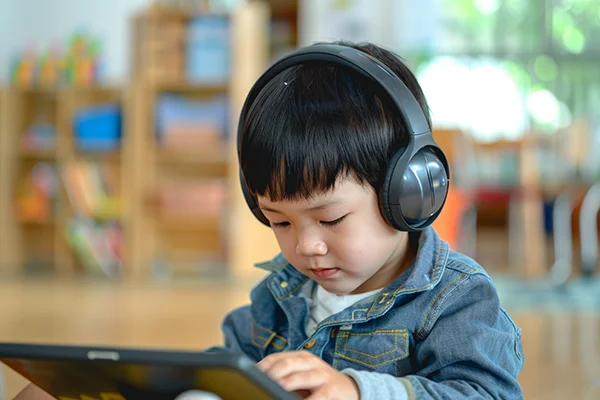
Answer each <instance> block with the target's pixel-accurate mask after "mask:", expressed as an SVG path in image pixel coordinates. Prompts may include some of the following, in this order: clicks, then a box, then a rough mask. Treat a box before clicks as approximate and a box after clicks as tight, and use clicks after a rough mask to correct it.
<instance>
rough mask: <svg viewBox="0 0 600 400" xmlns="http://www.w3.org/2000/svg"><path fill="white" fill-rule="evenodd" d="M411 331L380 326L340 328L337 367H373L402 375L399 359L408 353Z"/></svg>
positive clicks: (335, 364)
mask: <svg viewBox="0 0 600 400" xmlns="http://www.w3.org/2000/svg"><path fill="white" fill-rule="evenodd" d="M408 343H409V340H408V331H407V330H406V329H401V330H378V331H373V332H368V333H353V332H349V331H339V332H338V334H337V338H336V343H335V352H334V361H333V367H334V368H335V369H337V370H338V371H341V370H343V369H345V368H354V369H358V370H370V371H375V372H381V373H387V374H391V375H394V376H398V374H397V368H396V362H397V361H399V360H402V359H404V358H407V357H408Z"/></svg>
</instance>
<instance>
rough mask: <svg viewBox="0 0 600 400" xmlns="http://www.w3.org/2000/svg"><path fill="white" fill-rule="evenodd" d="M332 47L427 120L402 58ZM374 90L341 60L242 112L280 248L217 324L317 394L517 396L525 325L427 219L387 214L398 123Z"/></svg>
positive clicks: (372, 49)
mask: <svg viewBox="0 0 600 400" xmlns="http://www.w3.org/2000/svg"><path fill="white" fill-rule="evenodd" d="M338 44H342V45H345V46H350V47H352V48H353V49H355V50H359V51H361V52H363V53H367V54H369V55H370V56H372V57H375V58H376V59H378V60H379V61H380V62H381V63H383V64H384V65H385V66H387V67H388V68H389V69H390V70H392V71H393V73H394V74H395V75H396V76H397V77H398V78H400V79H401V80H402V81H403V82H404V85H405V86H406V87H407V88H408V89H409V90H410V92H412V95H413V96H414V98H415V99H416V100H417V102H418V105H419V106H420V108H421V109H422V112H423V113H424V114H425V116H426V118H427V125H429V127H428V128H429V129H431V122H430V118H429V112H428V107H427V103H426V100H425V98H424V96H423V93H422V91H421V88H420V87H419V84H418V82H417V80H416V78H415V77H414V75H413V74H412V73H411V71H410V70H409V69H408V68H407V67H406V66H405V65H404V64H403V63H402V61H400V60H399V59H398V58H397V57H396V56H395V55H393V54H392V53H390V52H388V51H386V50H384V49H381V48H379V47H377V46H375V45H372V44H366V45H354V44H349V43H338ZM449 79H451V77H449ZM378 93H379V92H378V91H377V88H376V87H375V85H374V84H373V82H371V81H368V80H367V79H366V78H365V77H363V76H361V75H360V74H358V73H356V72H354V71H351V70H349V69H347V68H344V67H342V66H339V65H334V64H331V63H327V62H321V63H306V64H300V65H295V66H293V67H291V68H288V69H285V70H283V71H282V72H279V73H278V74H277V75H275V76H274V77H273V78H272V79H271V80H270V81H269V82H268V83H267V84H266V85H265V86H264V87H263V89H262V90H261V91H260V93H259V94H258V95H257V96H256V97H255V98H254V99H253V101H252V104H251V105H249V106H248V112H247V114H246V115H245V120H244V121H242V122H243V123H242V125H241V126H240V132H239V134H240V135H241V138H240V141H239V145H240V147H239V151H240V164H241V165H240V166H241V172H242V176H243V179H244V181H245V185H246V187H247V191H248V192H249V194H250V195H251V196H254V197H255V199H256V201H257V207H258V208H259V209H260V211H261V212H262V213H263V214H264V217H266V219H268V222H269V224H270V226H271V227H272V229H273V232H274V234H275V237H276V239H277V241H278V243H279V246H280V248H281V252H282V253H281V254H280V255H278V256H276V257H275V258H274V259H273V260H272V261H269V262H265V263H262V264H259V265H258V266H259V267H261V268H264V269H267V270H270V271H271V274H270V275H269V276H268V277H267V278H266V279H265V280H264V281H262V282H261V283H260V284H259V285H258V286H257V287H256V288H255V289H254V290H253V291H252V294H251V299H252V304H251V305H250V306H247V307H243V308H241V309H238V310H235V311H233V312H232V313H231V314H230V315H229V316H228V317H227V318H226V320H225V321H224V326H223V328H224V333H225V341H226V347H227V349H229V350H233V351H242V352H244V353H245V354H247V355H248V356H250V357H251V358H252V359H254V360H255V361H256V362H258V366H259V367H260V368H261V369H262V370H263V371H265V372H266V373H267V374H268V375H270V376H271V377H272V378H273V379H275V380H276V381H278V382H279V383H280V384H281V385H282V386H283V387H284V388H285V389H287V390H289V391H298V392H299V393H301V394H303V395H305V396H309V398H310V399H315V400H316V399H346V400H351V399H362V400H366V399H373V400H375V399H389V398H394V399H430V398H435V399H438V398H444V399H457V398H494V399H496V398H502V399H518V398H522V392H521V388H520V386H519V383H518V382H517V375H518V373H519V371H520V370H521V368H522V366H523V354H522V347H521V340H520V335H521V331H520V329H519V328H517V327H516V326H515V324H514V323H513V321H512V320H511V319H510V317H509V316H508V315H507V314H506V312H505V311H504V310H503V309H502V308H501V307H500V304H499V300H498V296H497V293H496V290H495V287H494V284H493V282H492V280H491V279H490V278H489V276H488V275H487V274H486V272H485V271H484V270H483V268H482V267H481V266H479V265H478V264H477V263H476V262H475V261H473V260H472V259H469V258H468V257H466V256H463V255H461V254H458V253H455V252H453V251H452V250H450V249H449V248H448V245H447V244H446V243H445V242H444V241H442V240H441V239H440V238H439V237H438V236H437V234H436V232H435V231H434V229H433V228H431V227H429V228H425V229H423V230H421V231H420V232H410V233H408V232H406V231H402V230H397V229H394V228H392V227H391V226H390V225H389V224H388V223H387V222H386V220H385V219H384V216H383V215H382V211H381V202H382V199H381V198H380V192H381V186H382V185H383V184H385V182H384V180H385V179H386V170H387V168H388V165H389V163H390V162H392V161H393V160H390V159H391V158H392V156H393V155H394V154H395V153H396V152H397V151H398V150H399V149H403V147H405V146H407V142H408V132H407V129H406V127H405V124H403V121H402V118H401V117H400V116H399V115H398V112H397V111H396V110H395V109H394V108H393V107H392V106H391V105H390V103H389V101H386V100H388V99H386V98H385V97H384V96H379V95H378ZM415 173H417V172H415ZM437 201H439V199H437ZM440 207H441V206H440ZM255 213H256V211H255ZM427 216H428V215H427Z"/></svg>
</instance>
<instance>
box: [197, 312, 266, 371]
mask: <svg viewBox="0 0 600 400" xmlns="http://www.w3.org/2000/svg"><path fill="white" fill-rule="evenodd" d="M251 324H252V315H251V314H250V306H244V307H241V308H238V309H236V310H233V311H232V312H231V313H229V314H228V315H227V316H226V317H225V319H224V320H223V326H222V330H223V336H224V341H225V345H224V346H215V347H211V348H209V349H206V350H204V351H205V352H210V353H218V352H234V353H244V354H245V355H246V356H248V357H249V358H250V359H251V360H253V361H254V362H258V361H260V355H259V354H258V350H257V347H256V346H254V345H253V344H252V342H251V339H250V337H251V336H250V326H251Z"/></svg>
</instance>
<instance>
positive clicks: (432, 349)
mask: <svg viewBox="0 0 600 400" xmlns="http://www.w3.org/2000/svg"><path fill="white" fill-rule="evenodd" d="M257 266H258V267H260V268H265V269H268V270H270V271H271V274H270V275H269V276H267V277H266V278H265V279H264V280H263V281H262V282H261V283H259V284H258V285H257V286H256V287H255V288H254V289H253V290H252V292H251V300H252V303H251V305H249V306H245V307H242V308H239V309H237V310H234V311H233V312H231V313H230V314H229V315H228V316H227V317H226V318H225V320H224V322H223V332H224V336H225V346H226V348H227V349H228V350H230V351H241V352H243V353H245V354H246V355H247V356H249V357H250V358H252V359H253V360H255V361H257V362H258V361H260V360H261V359H263V358H264V357H266V356H267V355H269V354H272V353H276V352H280V351H288V350H306V351H309V352H311V353H313V354H315V355H316V356H318V357H320V358H322V359H323V360H324V361H326V362H327V363H329V364H330V365H332V366H333V368H335V369H337V370H338V371H342V372H344V373H345V374H348V375H350V376H351V377H352V378H354V380H355V381H356V382H357V384H358V387H359V390H360V394H361V399H362V400H367V399H368V400H371V399H372V400H379V399H392V398H393V399H459V398H460V399H520V398H522V397H523V395H522V392H521V387H520V385H519V383H518V382H517V375H518V374H519V372H520V370H521V369H522V367H523V352H522V347H521V330H520V329H519V328H518V327H517V326H516V325H515V324H514V322H513V321H512V320H511V318H510V317H509V316H508V315H507V313H506V312H505V311H504V310H503V309H502V308H501V307H500V303H499V300H498V295H497V292H496V289H495V287H494V284H493V282H492V280H491V279H490V277H489V276H488V274H487V273H486V272H485V271H484V269H483V268H482V267H481V266H479V265H478V264H477V263H476V262H475V261H473V260H472V259H470V258H468V257H466V256H464V255H461V254H459V253H456V252H454V251H452V250H450V249H449V247H448V244H447V243H446V242H444V241H443V240H441V239H440V238H439V236H438V235H437V234H436V232H435V230H434V229H433V228H428V229H426V230H425V231H423V232H422V233H421V237H420V239H419V249H418V252H417V256H416V258H415V261H414V262H413V265H412V266H411V268H410V269H409V270H408V271H407V272H406V273H404V274H403V275H402V276H400V277H399V278H397V279H396V280H395V281H393V282H392V283H391V284H390V285H389V286H387V287H386V288H384V289H383V290H382V291H380V292H379V293H377V294H375V295H373V296H371V297H368V298H366V299H363V300H361V301H359V302H358V303H356V304H354V305H352V306H350V307H348V308H347V309H345V310H343V311H342V312H339V313H337V314H335V315H332V316H331V317H329V318H327V319H326V320H324V321H322V322H320V323H319V325H318V326H317V328H316V330H315V332H314V333H313V334H312V336H310V337H307V336H306V329H305V328H306V324H307V321H308V318H309V306H310V291H311V288H312V286H313V285H314V282H313V281H312V280H310V279H309V278H307V277H306V276H304V275H302V274H300V273H299V272H298V271H297V270H296V269H295V268H294V267H293V266H292V265H290V264H289V263H288V262H287V261H286V259H285V258H284V257H283V256H282V255H281V254H280V255H278V256H276V257H275V258H274V259H272V260H271V261H267V262H263V263H261V264H257Z"/></svg>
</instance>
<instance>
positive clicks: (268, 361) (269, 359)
mask: <svg viewBox="0 0 600 400" xmlns="http://www.w3.org/2000/svg"><path fill="white" fill-rule="evenodd" d="M295 353H298V352H297V351H282V352H281V353H273V354H270V355H268V356H266V357H265V358H263V359H262V360H261V361H259V362H258V363H257V364H256V366H257V367H258V368H260V369H261V370H263V371H264V370H265V369H268V368H269V367H270V366H271V365H273V364H274V363H276V362H277V361H278V360H281V359H284V358H287V357H290V356H293V355H294V354H295Z"/></svg>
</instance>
